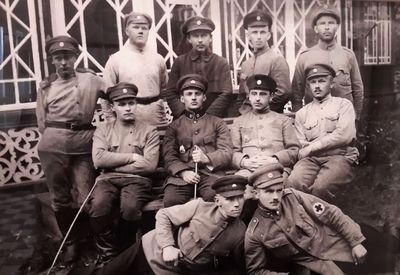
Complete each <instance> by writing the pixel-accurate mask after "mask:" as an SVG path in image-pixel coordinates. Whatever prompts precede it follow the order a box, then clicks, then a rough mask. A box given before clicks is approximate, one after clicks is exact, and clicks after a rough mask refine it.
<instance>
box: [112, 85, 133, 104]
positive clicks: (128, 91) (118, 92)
mask: <svg viewBox="0 0 400 275" xmlns="http://www.w3.org/2000/svg"><path fill="white" fill-rule="evenodd" d="M137 93H138V88H137V87H136V85H135V84H132V83H128V82H120V83H118V84H117V85H115V86H112V87H110V88H108V89H107V95H108V98H109V99H110V100H112V101H117V100H121V99H127V98H136V95H137Z"/></svg>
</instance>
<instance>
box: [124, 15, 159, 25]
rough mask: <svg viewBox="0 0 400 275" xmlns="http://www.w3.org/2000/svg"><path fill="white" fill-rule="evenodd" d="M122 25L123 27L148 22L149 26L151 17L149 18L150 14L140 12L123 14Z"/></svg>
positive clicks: (151, 20)
mask: <svg viewBox="0 0 400 275" xmlns="http://www.w3.org/2000/svg"><path fill="white" fill-rule="evenodd" d="M124 22H125V24H124V26H125V28H126V27H127V26H128V25H129V24H130V23H134V24H148V26H149V28H150V27H151V24H152V23H153V19H151V17H150V15H148V14H145V13H141V12H131V13H129V14H127V15H125V19H124Z"/></svg>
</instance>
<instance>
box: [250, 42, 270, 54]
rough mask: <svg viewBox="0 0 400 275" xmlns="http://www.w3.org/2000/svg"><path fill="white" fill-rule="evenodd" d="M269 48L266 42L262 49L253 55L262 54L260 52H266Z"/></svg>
mask: <svg viewBox="0 0 400 275" xmlns="http://www.w3.org/2000/svg"><path fill="white" fill-rule="evenodd" d="M270 49H271V48H270V47H269V45H268V44H266V45H265V47H264V48H263V49H262V50H260V51H257V52H254V55H255V56H259V55H262V54H264V53H266V52H267V51H269V50H270Z"/></svg>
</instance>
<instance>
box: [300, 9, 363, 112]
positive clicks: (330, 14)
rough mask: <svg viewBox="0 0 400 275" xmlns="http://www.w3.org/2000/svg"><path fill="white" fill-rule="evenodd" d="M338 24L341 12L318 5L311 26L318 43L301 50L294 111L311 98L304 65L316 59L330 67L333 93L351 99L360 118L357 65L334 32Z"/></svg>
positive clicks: (361, 84) (360, 88)
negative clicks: (332, 76)
mask: <svg viewBox="0 0 400 275" xmlns="http://www.w3.org/2000/svg"><path fill="white" fill-rule="evenodd" d="M339 26H340V16H339V14H338V13H337V11H336V10H333V9H321V10H319V11H318V12H317V13H316V15H315V16H314V18H313V20H312V27H313V29H314V31H315V33H316V34H317V35H318V43H317V44H316V45H315V46H313V47H311V48H309V49H307V50H305V51H303V52H302V53H300V55H299V58H298V60H297V64H296V69H295V72H294V76H293V81H292V94H293V97H292V106H293V108H292V109H293V112H297V111H298V110H299V109H300V108H301V107H302V106H303V102H302V100H303V97H304V101H305V104H307V103H309V102H311V101H312V100H313V97H312V93H311V91H310V89H309V88H308V86H307V85H306V77H305V69H306V68H308V67H309V66H311V65H313V64H316V63H323V64H326V65H329V66H331V67H333V69H334V70H335V78H334V82H333V84H334V85H333V89H332V96H337V97H343V98H346V99H348V100H350V101H351V102H352V103H353V105H354V109H355V112H356V119H357V120H359V119H360V116H361V111H362V107H363V98H364V87H363V82H362V79H361V74H360V68H359V67H358V63H357V59H356V57H355V55H354V52H353V51H352V50H350V49H348V48H346V47H343V46H341V45H338V44H337V42H336V32H337V30H338V28H339Z"/></svg>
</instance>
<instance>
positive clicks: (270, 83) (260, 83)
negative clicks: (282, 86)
mask: <svg viewBox="0 0 400 275" xmlns="http://www.w3.org/2000/svg"><path fill="white" fill-rule="evenodd" d="M246 85H247V87H248V88H249V91H250V90H265V91H270V92H275V90H276V82H275V80H274V79H273V78H272V77H270V76H268V75H265V74H255V75H252V76H250V77H249V78H247V80H246Z"/></svg>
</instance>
